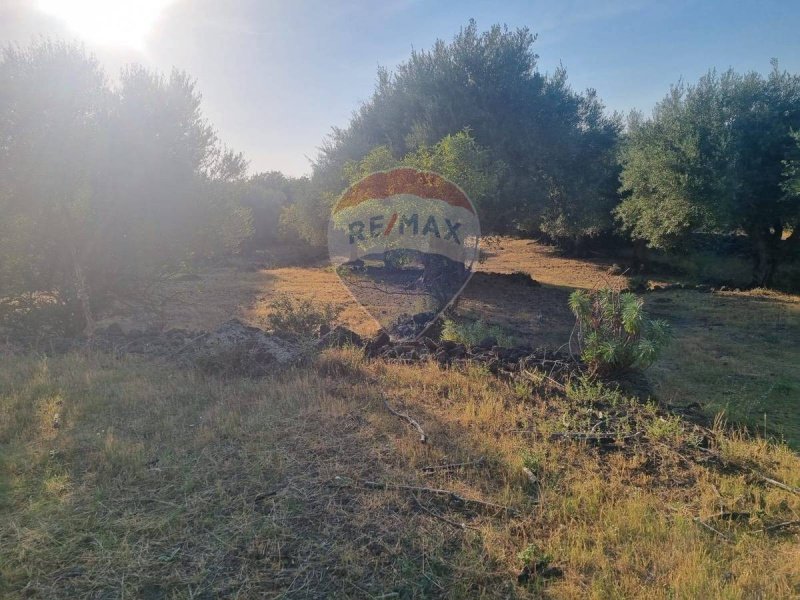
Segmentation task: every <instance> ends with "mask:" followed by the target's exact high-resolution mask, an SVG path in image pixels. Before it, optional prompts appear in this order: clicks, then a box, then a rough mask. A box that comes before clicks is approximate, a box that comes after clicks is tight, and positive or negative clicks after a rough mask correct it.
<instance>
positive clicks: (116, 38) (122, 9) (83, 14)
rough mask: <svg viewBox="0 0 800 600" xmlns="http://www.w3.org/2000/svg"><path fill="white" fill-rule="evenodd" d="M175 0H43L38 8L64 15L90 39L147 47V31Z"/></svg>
mask: <svg viewBox="0 0 800 600" xmlns="http://www.w3.org/2000/svg"><path fill="white" fill-rule="evenodd" d="M172 2H174V0H40V1H39V9H40V10H41V11H42V12H45V13H47V14H49V15H51V16H53V17H56V18H58V19H61V20H62V21H63V22H64V23H65V24H66V26H67V27H68V28H69V29H70V30H72V32H73V33H75V34H76V35H78V36H79V37H81V38H83V39H84V40H86V41H87V42H90V43H93V44H98V45H108V46H121V47H126V48H131V49H134V50H140V51H141V50H144V48H145V42H146V40H147V35H148V34H149V33H150V30H151V29H152V28H153V25H154V24H155V22H156V21H157V20H158V18H159V16H160V15H161V13H162V12H163V11H164V9H165V8H166V7H167V6H168V5H169V4H172Z"/></svg>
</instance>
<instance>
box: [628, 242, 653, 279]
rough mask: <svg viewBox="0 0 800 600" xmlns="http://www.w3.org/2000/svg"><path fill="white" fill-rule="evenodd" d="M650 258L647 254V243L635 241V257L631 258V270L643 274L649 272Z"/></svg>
mask: <svg viewBox="0 0 800 600" xmlns="http://www.w3.org/2000/svg"><path fill="white" fill-rule="evenodd" d="M649 261H650V257H649V256H648V252H647V241H645V240H640V239H636V240H633V256H632V257H631V263H632V264H631V270H632V271H634V272H635V273H642V272H644V271H646V270H647V267H648V263H649Z"/></svg>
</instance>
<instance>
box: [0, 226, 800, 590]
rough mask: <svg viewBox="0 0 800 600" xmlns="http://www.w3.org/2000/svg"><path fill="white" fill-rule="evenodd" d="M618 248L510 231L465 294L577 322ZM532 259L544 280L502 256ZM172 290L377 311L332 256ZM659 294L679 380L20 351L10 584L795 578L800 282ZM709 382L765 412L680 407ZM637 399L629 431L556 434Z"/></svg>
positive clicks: (210, 319) (10, 474) (6, 527)
mask: <svg viewBox="0 0 800 600" xmlns="http://www.w3.org/2000/svg"><path fill="white" fill-rule="evenodd" d="M607 268H608V264H607V263H594V262H591V261H568V260H565V259H562V258H560V257H558V256H557V255H555V254H554V253H553V252H552V251H550V250H549V249H547V248H545V247H542V246H540V245H538V244H534V243H530V242H525V241H519V240H501V241H500V244H499V246H498V247H496V248H493V252H492V253H491V255H490V256H489V257H488V258H487V260H486V261H485V262H484V263H483V264H482V266H481V270H482V272H481V273H479V274H477V275H476V276H475V277H474V278H473V281H472V282H471V283H470V286H469V287H468V289H467V290H466V291H465V294H464V297H463V299H462V300H461V301H460V303H459V306H458V312H459V313H460V314H461V315H462V316H470V315H471V316H481V317H483V318H485V319H487V320H489V321H490V322H495V323H498V324H501V325H502V326H504V327H507V328H509V329H510V330H513V332H514V333H515V335H518V336H521V337H522V338H523V339H524V340H527V341H530V342H532V343H533V344H534V345H537V344H540V345H546V346H551V347H558V346H562V345H563V344H564V343H566V342H567V340H568V338H569V333H570V331H571V327H572V319H571V317H570V315H569V313H568V311H567V309H566V298H567V296H568V294H569V292H570V290H572V289H574V288H576V287H596V286H598V285H603V284H607V283H610V284H612V285H613V284H624V278H620V277H616V278H615V277H610V276H609V275H607V273H606V271H607ZM518 270H523V271H527V272H529V273H531V274H532V275H533V277H534V278H536V279H537V280H538V281H540V282H542V283H543V285H542V286H541V287H522V286H515V285H512V284H509V283H508V282H507V281H506V280H503V279H502V278H498V277H497V276H496V275H494V273H510V272H514V271H518ZM173 292H174V295H175V297H176V300H177V301H176V302H175V303H174V304H173V305H172V307H171V312H169V313H168V314H167V315H166V319H167V323H168V324H169V325H170V326H184V327H191V328H208V327H211V326H213V325H215V324H216V323H219V322H221V321H224V320H226V319H228V318H230V317H231V316H239V317H241V318H244V319H246V320H249V321H251V322H255V323H259V322H261V321H262V320H263V318H264V316H265V315H266V314H267V312H268V310H269V308H268V305H269V302H270V301H271V300H273V299H274V298H276V297H278V296H279V295H280V294H284V293H287V294H290V295H293V296H295V297H306V298H313V299H315V300H317V301H333V302H337V303H340V304H342V305H343V306H344V307H345V311H344V313H343V315H344V319H345V320H346V321H347V323H348V324H350V325H351V326H352V327H353V328H354V329H356V330H358V331H360V332H361V333H370V332H371V331H374V324H373V323H372V322H371V321H370V319H369V318H368V317H367V316H366V315H365V314H364V313H363V312H362V311H361V310H360V309H359V308H358V307H357V306H356V305H355V303H354V302H353V301H352V299H351V298H350V297H349V295H348V293H347V291H346V290H345V289H344V288H343V287H342V286H341V285H340V284H339V282H338V279H337V278H336V275H335V273H334V272H333V271H332V270H331V269H329V268H326V267H325V266H324V265H320V266H309V267H305V268H299V267H297V268H280V269H256V270H253V269H247V268H238V269H237V268H230V267H228V268H217V269H212V270H209V271H208V272H205V273H202V274H201V279H200V280H198V281H186V282H184V283H181V284H179V285H178V286H176V288H175V290H173ZM647 307H648V309H649V310H650V311H651V312H652V313H654V314H656V315H658V316H660V317H663V318H666V319H667V320H669V321H670V322H671V323H672V325H673V327H674V329H675V341H674V342H673V344H672V346H671V347H670V348H669V350H668V351H667V353H666V355H665V356H664V357H663V359H662V360H661V361H659V362H658V363H657V364H656V366H654V367H653V368H652V369H651V370H650V371H649V372H648V374H647V382H646V385H648V386H649V387H650V389H651V392H652V393H653V394H654V395H655V396H656V397H657V398H658V400H659V402H660V403H661V405H659V404H658V403H655V402H653V403H648V402H644V401H642V400H635V399H631V398H627V397H625V396H623V395H621V394H620V393H618V392H613V391H611V390H609V389H604V388H602V387H598V386H596V385H594V384H588V383H586V382H574V384H573V385H572V386H568V387H567V389H566V390H562V389H560V388H558V387H553V386H552V385H550V384H549V383H548V382H547V381H545V380H541V379H536V378H535V377H534V378H533V379H532V380H530V381H527V382H520V381H517V382H505V381H501V380H498V379H497V378H495V377H493V376H491V375H490V374H489V373H488V371H486V370H485V369H483V368H481V367H478V366H473V367H467V368H463V369H462V368H452V369H442V368H440V367H439V366H438V365H436V364H434V363H422V364H418V365H401V364H393V363H387V362H384V361H379V360H376V361H366V360H365V359H364V358H363V357H362V355H361V353H360V352H359V351H357V350H355V349H341V350H328V351H326V352H324V353H323V354H321V355H319V356H317V357H316V358H315V359H313V361H312V362H311V363H309V364H307V365H305V366H302V367H297V368H294V369H291V370H287V371H285V372H282V373H276V374H275V375H274V376H273V377H270V378H265V379H260V380H247V379H235V380H233V379H221V378H215V377H211V376H206V375H202V374H200V373H198V372H194V371H189V370H183V369H178V368H176V367H173V366H171V365H168V364H165V363H160V362H153V361H149V360H146V359H134V358H130V357H129V358H113V357H110V356H107V355H102V354H97V353H92V352H75V353H70V354H66V355H60V356H51V357H45V356H41V355H36V354H8V353H7V354H5V355H3V358H2V362H0V597H3V598H5V597H9V598H23V597H25V598H27V597H34V598H76V597H91V598H123V597H125V598H151V599H156V598H215V597H220V596H230V597H239V598H264V597H266V598H322V597H356V598H423V597H449V598H464V597H470V598H473V597H474V598H481V597H483V598H508V597H519V598H536V597H542V596H543V595H544V596H546V597H551V598H577V597H581V598H584V597H585V598H609V597H613V598H617V597H625V598H697V597H711V598H791V597H797V596H798V595H800V544H798V535H800V527H798V520H800V490H799V489H797V488H799V487H800V456H798V454H797V453H796V452H794V451H792V450H791V449H790V447H789V446H787V445H785V444H782V443H779V442H778V441H776V440H778V439H780V438H781V437H785V439H786V440H788V441H789V442H792V443H794V444H797V443H798V441H800V430H798V411H797V406H798V396H800V374H799V373H798V372H797V369H796V364H798V361H800V355H799V354H800V349H798V346H797V344H796V340H797V339H798V334H800V303H799V302H798V298H797V297H791V296H784V295H780V294H775V293H767V292H763V293H761V292H748V293H737V292H724V293H714V294H701V293H697V292H693V291H691V292H690V291H669V292H659V293H653V294H649V295H648V296H647ZM384 400H386V401H388V402H389V403H390V404H391V405H393V406H394V407H395V409H397V410H399V411H401V412H405V413H408V414H410V415H413V416H414V418H415V419H416V420H417V421H419V423H420V424H421V425H422V427H423V428H424V430H425V432H426V434H427V436H428V442H427V443H426V444H421V443H420V441H419V435H418V434H417V432H415V431H414V430H413V429H411V428H410V427H409V426H408V425H407V424H406V423H405V422H404V421H403V420H401V419H398V418H397V417H396V416H394V415H393V414H391V413H390V412H389V411H388V410H387V409H386V407H385V405H384V403H383V402H384ZM692 402H697V403H699V404H701V405H702V406H703V408H704V409H705V410H706V412H707V414H708V415H713V414H715V413H716V412H718V411H720V410H725V411H726V415H727V416H728V418H729V420H731V421H741V422H743V423H747V424H749V425H750V429H751V432H752V431H755V432H757V433H758V434H759V436H760V437H751V436H747V435H744V434H743V433H742V432H741V431H740V430H738V429H736V428H733V429H731V428H729V427H725V425H724V422H723V421H724V420H722V419H719V420H717V422H716V423H715V424H714V425H713V426H712V427H711V428H710V429H706V428H703V427H700V426H698V425H695V424H692V423H690V422H688V421H685V420H682V419H681V418H680V417H677V416H674V415H671V414H669V413H668V412H667V411H665V410H664V405H665V404H672V405H684V406H685V405H688V404H690V403H692ZM763 413H766V414H767V418H766V433H767V434H768V436H769V437H770V440H765V439H764V438H763V431H764V430H763V427H764V415H763ZM612 417H613V418H614V419H615V420H616V422H617V426H618V432H619V435H620V439H619V441H618V442H617V443H616V444H614V445H610V446H599V447H595V446H594V445H592V444H588V443H586V442H572V441H565V440H563V439H559V438H557V437H553V436H552V434H554V433H558V432H564V431H569V430H581V429H583V428H585V427H587V424H589V423H593V422H596V421H597V420H598V419H610V418H612ZM626 435H629V436H632V437H625V436H626ZM459 464H460V465H461V466H457V467H450V468H436V467H441V466H443V465H459ZM368 482H372V483H368ZM776 482H778V483H776ZM781 482H782V485H784V487H780V485H779V484H780V483H781ZM398 486H408V487H406V488H401V487H398ZM410 488H414V489H410ZM423 488H424V489H423ZM432 489H436V490H447V491H448V492H452V494H450V493H448V494H435V493H433V492H431V491H430V490H432ZM481 503H483V504H481ZM486 503H490V504H486ZM498 506H500V507H501V508H497V507H498ZM503 507H504V508H503Z"/></svg>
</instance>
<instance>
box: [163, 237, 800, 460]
mask: <svg viewBox="0 0 800 600" xmlns="http://www.w3.org/2000/svg"><path fill="white" fill-rule="evenodd" d="M608 263H609V261H592V260H584V259H580V260H579V259H567V258H563V257H560V256H558V255H557V254H556V253H555V252H554V251H553V250H552V249H551V248H548V247H546V246H543V245H541V244H538V243H537V242H532V241H528V240H514V239H508V238H499V240H498V241H497V243H495V244H492V245H491V246H490V247H489V248H488V257H487V258H486V260H485V262H484V263H482V264H481V265H480V266H479V270H480V271H479V272H478V273H477V274H476V275H475V277H473V279H472V280H471V281H470V283H469V285H468V286H467V289H466V290H465V291H464V294H463V295H462V298H461V300H460V301H459V304H458V313H460V314H461V315H463V316H467V317H471V318H476V319H477V318H480V319H483V320H485V321H487V322H488V323H490V324H497V325H500V326H502V327H503V328H505V329H507V330H508V331H510V332H513V333H514V335H515V336H517V337H518V338H520V339H521V340H523V341H525V342H526V343H530V344H531V345H534V346H546V347H554V348H557V347H560V346H562V345H564V344H566V343H567V341H568V340H569V336H570V332H571V330H572V326H573V322H574V321H573V317H572V315H571V314H570V312H569V310H568V308H567V298H568V296H569V293H570V292H571V291H572V290H573V289H575V288H595V287H600V286H603V285H620V286H624V285H625V278H624V277H621V276H610V275H608V274H607V269H608ZM515 271H522V272H526V273H529V274H530V275H531V276H532V277H533V278H534V279H536V280H537V281H540V282H542V283H543V285H542V286H541V287H538V288H531V287H524V286H520V285H518V284H513V283H509V282H508V281H505V280H501V279H499V278H497V277H495V276H494V275H493V273H513V272H515ZM175 292H176V294H177V296H178V300H179V301H178V302H176V303H175V304H174V305H173V306H172V308H171V310H170V311H169V313H168V314H167V323H168V324H169V326H178V327H189V328H195V329H200V328H202V329H207V328H209V327H213V326H215V325H217V324H219V323H220V322H222V321H224V320H226V319H229V318H230V317H231V316H238V317H240V318H243V319H245V320H247V321H250V322H253V323H256V324H263V320H264V317H265V316H266V315H267V314H268V312H269V304H270V303H271V302H272V301H273V300H274V299H275V298H276V297H278V296H279V295H281V294H289V295H291V296H294V297H297V298H309V299H313V300H315V301H317V302H333V303H335V304H339V305H341V306H343V307H344V309H345V310H344V312H343V314H342V319H343V320H344V322H345V323H346V324H347V325H348V326H349V327H351V328H353V329H354V330H355V331H357V332H359V333H362V334H367V335H369V334H372V333H374V332H375V331H376V329H377V325H376V323H375V322H374V321H373V320H372V319H371V317H370V316H369V315H367V314H366V313H365V312H364V311H363V310H362V309H361V308H360V307H359V306H358V305H357V304H356V303H355V301H354V300H353V298H352V297H351V296H350V294H349V292H348V291H347V290H346V289H345V288H344V286H343V285H342V284H341V282H340V281H339V279H338V277H337V276H336V274H335V273H334V272H333V269H331V268H330V267H326V266H324V265H317V266H311V267H305V268H299V267H287V268H279V269H262V270H257V271H250V270H247V269H238V270H237V269H231V268H227V269H222V268H218V269H212V270H209V271H207V272H205V273H202V278H201V279H200V280H199V281H191V282H185V283H182V284H179V285H177V286H176V290H175ZM647 309H648V310H649V311H650V312H651V313H654V314H656V315H658V316H659V317H661V318H664V319H666V320H668V321H669V322H670V323H671V324H672V325H673V329H674V331H675V342H674V343H673V344H672V345H671V347H670V348H669V349H668V351H667V354H666V356H665V357H664V358H663V359H662V360H660V361H659V362H658V363H657V364H656V366H655V367H653V369H652V370H651V371H650V373H649V375H648V378H649V381H650V384H651V386H652V391H653V393H654V394H656V395H657V396H658V397H659V398H660V399H662V400H664V401H666V402H671V403H675V404H682V405H685V404H690V403H692V402H698V403H700V404H701V405H702V406H703V407H704V409H705V410H706V412H707V414H708V416H709V418H711V417H713V416H714V415H715V414H716V413H717V412H719V411H722V410H724V411H726V413H727V415H728V418H729V419H730V420H731V421H733V422H737V423H741V424H746V425H748V426H749V427H751V428H758V430H759V431H761V432H762V433H763V432H764V421H765V415H766V432H767V434H769V435H775V436H777V437H779V438H780V437H784V438H785V439H786V440H787V441H788V442H789V443H791V444H792V445H794V446H795V447H796V448H797V447H800V411H799V410H798V406H800V373H799V372H798V369H797V368H796V365H797V364H798V363H800V345H798V344H797V343H796V340H797V339H798V338H800V297H798V296H791V295H786V294H780V293H776V292H767V291H758V290H756V291H752V292H725V293H715V294H698V293H695V292H665V293H659V294H651V295H649V296H647Z"/></svg>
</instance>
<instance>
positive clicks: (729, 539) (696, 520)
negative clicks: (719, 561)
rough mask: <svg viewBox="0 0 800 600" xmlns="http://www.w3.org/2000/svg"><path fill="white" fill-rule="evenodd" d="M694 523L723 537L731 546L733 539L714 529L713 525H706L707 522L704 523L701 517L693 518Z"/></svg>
mask: <svg viewBox="0 0 800 600" xmlns="http://www.w3.org/2000/svg"><path fill="white" fill-rule="evenodd" d="M692 521H694V522H695V523H697V524H698V525H700V526H702V527H705V528H706V529H708V530H709V531H711V532H713V533H715V534H717V535H718V536H719V537H721V538H722V539H723V540H725V541H726V542H727V543H729V544H730V543H732V541H733V540H731V538H729V537H728V536H727V535H725V534H724V533H722V532H721V531H720V530H719V529H716V528H714V527H712V526H711V525H709V524H708V523H706V522H705V521H703V520H702V519H701V518H700V517H692Z"/></svg>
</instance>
